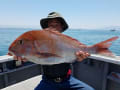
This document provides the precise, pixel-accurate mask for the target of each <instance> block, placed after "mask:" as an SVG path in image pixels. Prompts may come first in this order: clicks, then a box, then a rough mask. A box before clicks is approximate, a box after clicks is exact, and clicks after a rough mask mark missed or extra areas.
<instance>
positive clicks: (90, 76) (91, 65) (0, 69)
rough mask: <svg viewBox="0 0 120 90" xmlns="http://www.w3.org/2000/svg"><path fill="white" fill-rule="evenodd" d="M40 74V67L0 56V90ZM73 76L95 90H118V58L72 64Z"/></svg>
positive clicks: (119, 87)
mask: <svg viewBox="0 0 120 90" xmlns="http://www.w3.org/2000/svg"><path fill="white" fill-rule="evenodd" d="M40 74H41V65H38V64H34V63H32V62H22V61H18V60H14V59H13V56H8V55H4V56H0V88H4V87H7V86H9V85H12V84H15V83H17V82H20V81H23V80H26V79H29V78H31V77H33V76H36V75H40ZM73 76H74V77H76V78H78V79H80V80H81V81H83V82H85V83H87V84H89V85H91V86H92V87H94V88H95V89H96V90H120V57H116V58H110V57H105V56H100V55H91V56H90V57H89V58H87V59H85V60H83V61H82V62H76V63H73Z"/></svg>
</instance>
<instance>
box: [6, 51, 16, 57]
mask: <svg viewBox="0 0 120 90" xmlns="http://www.w3.org/2000/svg"><path fill="white" fill-rule="evenodd" d="M7 55H10V56H15V54H14V53H13V52H11V51H9V52H8V53H7Z"/></svg>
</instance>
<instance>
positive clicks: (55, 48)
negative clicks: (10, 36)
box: [9, 30, 118, 65]
mask: <svg viewBox="0 0 120 90" xmlns="http://www.w3.org/2000/svg"><path fill="white" fill-rule="evenodd" d="M117 38H118V37H112V38H110V39H108V40H106V41H103V42H100V43H97V44H95V45H92V46H86V45H84V44H82V43H80V42H79V41H78V40H76V39H73V38H71V37H69V36H67V35H64V34H61V33H59V32H56V31H52V30H33V31H28V32H25V33H24V34H22V35H21V36H19V37H18V38H17V39H16V40H15V41H14V42H13V43H12V44H11V45H10V47H9V54H12V55H13V56H18V57H22V58H26V59H27V60H28V61H32V62H34V63H37V64H45V65H52V64H59V63H71V62H73V61H75V59H76V54H75V53H76V52H77V51H83V52H87V53H89V54H104V55H107V56H111V55H113V54H112V52H111V51H109V50H108V48H109V46H110V45H111V42H112V41H114V40H116V39H117Z"/></svg>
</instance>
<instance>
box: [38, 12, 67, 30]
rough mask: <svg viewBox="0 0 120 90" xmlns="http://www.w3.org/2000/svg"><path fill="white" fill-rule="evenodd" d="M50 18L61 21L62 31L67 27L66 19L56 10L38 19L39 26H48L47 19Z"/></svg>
mask: <svg viewBox="0 0 120 90" xmlns="http://www.w3.org/2000/svg"><path fill="white" fill-rule="evenodd" d="M51 19H58V21H60V22H61V24H62V26H63V30H62V32H63V31H65V30H66V29H67V28H68V24H67V23H66V21H65V20H64V18H63V17H62V16H61V15H60V14H59V13H57V12H51V13H49V14H48V16H47V18H43V19H41V20H40V25H41V27H42V28H43V29H44V28H47V27H48V21H49V20H51Z"/></svg>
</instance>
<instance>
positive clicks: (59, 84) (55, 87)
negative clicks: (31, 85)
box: [35, 12, 94, 90]
mask: <svg viewBox="0 0 120 90" xmlns="http://www.w3.org/2000/svg"><path fill="white" fill-rule="evenodd" d="M40 24H41V26H42V28H43V29H44V30H54V31H57V32H60V33H62V32H64V31H65V30H66V29H67V28H68V25H67V23H66V21H65V20H64V18H63V17H61V15H60V14H59V13H57V12H51V13H49V14H48V17H47V18H43V19H41V20H40ZM76 56H77V58H78V59H77V60H78V61H82V60H83V59H85V58H87V57H88V56H89V54H88V53H84V52H81V51H79V52H76ZM42 74H43V77H42V80H41V82H40V84H39V85H38V86H37V87H36V88H35V90H94V89H93V88H92V87H90V86H88V85H87V84H85V83H83V82H81V81H79V80H77V79H75V78H74V77H73V76H71V64H70V63H62V64H56V65H42Z"/></svg>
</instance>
